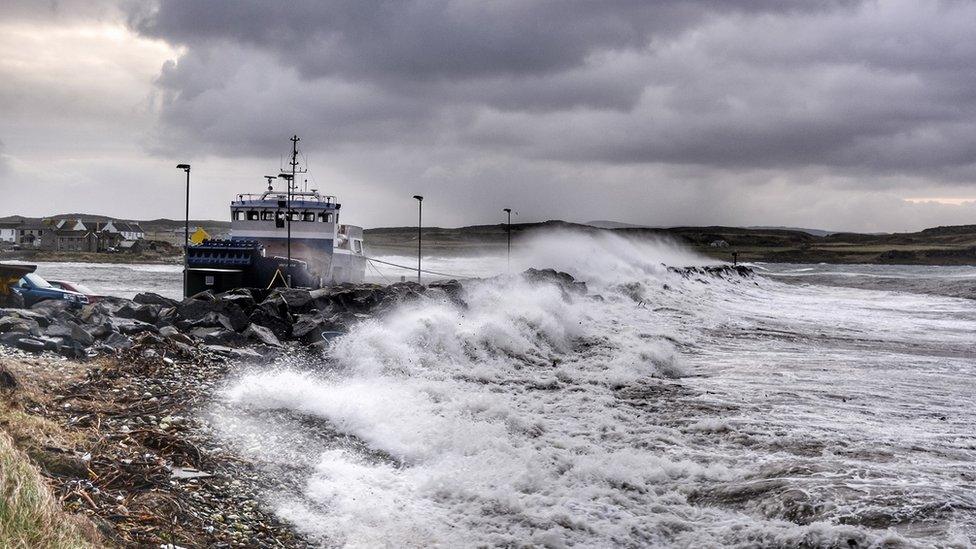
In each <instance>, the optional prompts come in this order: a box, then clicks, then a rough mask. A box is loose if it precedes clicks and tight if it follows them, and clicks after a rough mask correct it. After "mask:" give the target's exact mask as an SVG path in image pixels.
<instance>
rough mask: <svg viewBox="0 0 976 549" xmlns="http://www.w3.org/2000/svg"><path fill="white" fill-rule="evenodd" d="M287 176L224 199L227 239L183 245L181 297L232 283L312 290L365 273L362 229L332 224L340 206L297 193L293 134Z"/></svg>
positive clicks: (360, 277)
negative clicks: (252, 191)
mask: <svg viewBox="0 0 976 549" xmlns="http://www.w3.org/2000/svg"><path fill="white" fill-rule="evenodd" d="M291 141H292V144H293V146H292V155H291V156H292V160H291V166H292V171H291V173H282V174H281V175H280V176H279V177H280V178H282V179H284V180H285V183H286V185H287V186H286V188H285V190H280V189H275V188H274V185H273V182H274V181H275V179H276V178H275V177H273V176H266V178H267V179H268V188H267V190H266V191H264V192H262V193H259V194H238V195H237V197H236V199H235V200H232V201H231V203H230V214H231V235H230V239H229V240H206V241H204V242H203V243H201V244H199V245H197V246H190V247H189V248H188V249H187V283H186V290H185V291H186V294H187V295H193V294H196V293H198V292H201V291H204V290H210V291H214V292H220V291H226V290H229V289H233V288H239V287H254V288H272V287H275V286H292V287H308V288H319V287H322V286H331V285H336V284H343V283H347V282H350V283H360V282H363V279H364V278H365V275H366V250H365V247H364V245H363V229H362V227H357V226H354V225H343V224H341V223H339V213H340V210H341V208H342V205H341V204H339V201H338V200H337V199H336V197H335V196H332V195H324V194H321V193H319V192H318V190H316V189H311V190H309V189H308V188H307V182H306V188H305V189H304V190H299V189H298V188H297V186H296V185H295V182H294V180H295V176H296V174H299V173H304V171H301V172H299V171H298V170H297V166H298V146H297V144H298V141H299V139H298V136H295V137H293V138H292V140H291Z"/></svg>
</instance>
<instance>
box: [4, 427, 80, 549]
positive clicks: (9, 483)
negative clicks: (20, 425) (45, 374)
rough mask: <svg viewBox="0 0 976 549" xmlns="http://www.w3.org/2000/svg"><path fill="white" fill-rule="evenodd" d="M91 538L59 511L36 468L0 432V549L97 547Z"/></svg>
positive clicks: (8, 438)
mask: <svg viewBox="0 0 976 549" xmlns="http://www.w3.org/2000/svg"><path fill="white" fill-rule="evenodd" d="M86 533H87V534H88V535H87V536H86V535H85V534H86ZM91 537H94V533H93V532H86V531H85V528H84V527H83V526H82V524H81V521H79V520H78V519H77V518H76V517H72V516H70V515H68V514H67V513H65V512H64V511H62V510H61V508H60V507H59V505H58V503H57V501H55V499H54V495H53V494H52V493H51V489H50V488H49V487H48V485H47V484H46V483H45V482H44V479H43V478H42V477H41V475H40V473H39V472H38V470H37V468H36V467H34V465H32V464H31V462H30V461H29V460H28V458H27V456H26V455H24V454H23V452H21V451H20V450H18V449H17V448H16V447H15V446H14V443H13V440H11V438H10V437H9V436H8V435H7V434H6V433H4V432H2V431H0V547H4V548H9V549H22V548H23V549H27V548H52V549H53V548H58V549H60V548H88V547H96V545H95V544H93V543H92V542H91V541H89V539H90V538H91Z"/></svg>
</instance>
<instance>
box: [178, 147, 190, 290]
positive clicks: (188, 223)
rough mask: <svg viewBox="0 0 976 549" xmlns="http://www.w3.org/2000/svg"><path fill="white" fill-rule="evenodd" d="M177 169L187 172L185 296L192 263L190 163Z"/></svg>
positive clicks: (180, 165)
mask: <svg viewBox="0 0 976 549" xmlns="http://www.w3.org/2000/svg"><path fill="white" fill-rule="evenodd" d="M176 169H178V170H183V171H184V172H186V217H185V218H184V226H183V297H189V296H187V295H186V292H187V286H186V271H187V269H188V268H189V265H190V258H189V255H190V165H189V164H177V165H176Z"/></svg>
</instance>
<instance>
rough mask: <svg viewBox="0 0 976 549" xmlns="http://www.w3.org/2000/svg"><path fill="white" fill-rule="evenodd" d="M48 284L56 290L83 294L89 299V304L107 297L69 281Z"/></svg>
mask: <svg viewBox="0 0 976 549" xmlns="http://www.w3.org/2000/svg"><path fill="white" fill-rule="evenodd" d="M48 282H50V283H51V286H54V287H55V288H61V289H62V290H68V291H69V292H76V293H79V294H83V295H84V296H85V297H87V298H88V302H89V303H95V302H96V301H98V300H99V299H100V298H102V297H105V296H103V295H99V294H96V293H95V290H92V289H91V288H89V287H88V286H85V285H84V284H78V283H77V282H71V281H68V280H48Z"/></svg>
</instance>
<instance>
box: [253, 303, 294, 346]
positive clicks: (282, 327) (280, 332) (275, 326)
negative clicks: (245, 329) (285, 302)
mask: <svg viewBox="0 0 976 549" xmlns="http://www.w3.org/2000/svg"><path fill="white" fill-rule="evenodd" d="M286 318H287V317H285V318H282V315H281V314H280V313H279V312H278V310H277V308H276V307H265V306H259V307H257V308H256V309H254V312H252V313H251V316H249V317H248V323H249V324H257V325H258V326H264V327H265V328H268V329H270V330H271V331H272V332H273V333H274V335H275V337H277V338H278V339H288V338H290V337H291V330H292V324H291V321H290V319H288V320H286Z"/></svg>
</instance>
